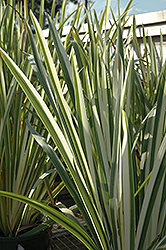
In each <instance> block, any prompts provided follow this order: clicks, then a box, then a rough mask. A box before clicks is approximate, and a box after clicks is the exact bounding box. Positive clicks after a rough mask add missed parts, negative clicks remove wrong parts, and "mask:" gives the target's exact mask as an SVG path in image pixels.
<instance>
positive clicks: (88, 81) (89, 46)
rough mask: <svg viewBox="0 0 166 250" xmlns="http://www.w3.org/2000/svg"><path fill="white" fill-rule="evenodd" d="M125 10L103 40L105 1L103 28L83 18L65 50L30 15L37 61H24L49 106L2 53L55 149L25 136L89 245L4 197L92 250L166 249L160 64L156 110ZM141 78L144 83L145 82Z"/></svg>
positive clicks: (165, 87)
mask: <svg viewBox="0 0 166 250" xmlns="http://www.w3.org/2000/svg"><path fill="white" fill-rule="evenodd" d="M118 2H119V1H118ZM131 3H132V1H130V2H129V3H128V5H127V7H126V9H125V11H124V12H123V13H122V15H120V11H119V18H118V20H116V18H115V16H114V14H113V12H112V11H111V13H112V17H113V20H114V23H113V24H112V25H111V27H110V29H109V30H107V31H106V23H107V20H108V16H109V15H108V13H109V5H110V1H108V2H107V6H106V8H105V10H104V11H103V13H102V14H101V16H100V17H99V19H98V18H97V15H96V13H95V12H94V15H93V17H92V15H91V12H89V14H88V13H87V14H86V20H87V26H88V33H87V34H86V41H85V40H83V39H81V37H80V35H79V32H77V29H78V30H79V26H77V25H79V23H78V22H75V23H73V26H72V28H71V33H70V34H69V36H68V37H67V38H66V41H65V43H64V45H63V44H62V42H61V40H60V38H59V34H60V33H59V34H58V31H57V30H56V28H55V25H54V22H53V21H52V19H51V18H50V16H49V15H47V18H48V22H49V26H50V38H48V41H47V40H46V39H45V38H44V37H43V34H42V29H41V27H40V25H39V23H38V22H37V20H36V18H35V17H34V15H33V13H32V12H31V13H30V15H31V19H32V22H33V25H34V27H35V30H36V35H37V38H38V43H37V44H36V43H35V40H34V37H33V34H32V32H31V29H30V27H29V26H28V24H27V23H26V27H27V31H28V35H29V39H30V41H31V48H32V52H33V54H32V55H27V56H28V57H29V58H30V61H31V64H32V65H33V67H34V68H35V71H36V72H37V75H38V78H39V81H40V84H41V86H42V88H43V91H44V93H45V95H46V96H47V98H46V99H44V100H43V98H42V96H41V94H40V91H37V89H36V88H35V87H34V86H33V84H32V83H31V82H30V81H29V80H28V78H27V77H26V75H25V74H24V72H23V71H22V70H21V69H20V67H19V66H17V65H16V63H15V62H14V61H13V60H12V59H11V58H10V56H9V55H7V53H6V52H5V51H4V50H3V49H0V54H1V57H2V58H3V60H4V61H5V62H6V64H7V66H8V67H9V69H10V70H11V72H12V73H13V75H14V77H15V79H16V80H17V81H18V82H19V84H20V86H21V88H22V89H23V91H24V93H25V94H26V96H27V97H28V99H29V101H30V102H31V104H32V105H33V107H34V109H35V110H36V113H37V115H38V116H39V117H40V119H41V121H42V123H43V124H44V126H45V128H46V129H47V131H48V132H49V135H50V137H51V138H52V141H53V142H54V144H55V146H56V147H55V148H52V147H51V145H49V144H48V143H47V142H46V140H45V139H44V137H43V135H41V134H39V133H37V131H36V130H35V127H33V125H32V124H31V122H30V121H29V120H28V119H27V126H28V128H29V130H30V131H31V133H32V135H33V137H34V138H35V140H36V141H37V142H38V143H39V145H40V146H41V147H42V148H43V149H44V150H45V152H46V153H47V154H48V156H49V158H50V159H51V161H52V162H53V164H54V166H55V168H56V169H57V171H58V173H59V175H60V176H61V178H62V180H63V182H64V183H65V185H66V187H67V189H68V191H69V192H70V194H71V195H72V197H73V199H74V200H75V202H76V205H77V206H78V209H79V211H80V212H81V214H82V216H83V218H84V220H85V221H86V223H87V226H88V229H89V231H90V234H91V237H90V236H89V235H88V234H87V233H86V231H85V230H84V229H83V228H82V227H81V226H80V225H78V224H77V223H76V221H75V222H73V221H72V220H71V219H69V218H67V217H66V216H65V215H64V214H62V213H60V212H58V211H57V210H54V209H53V208H50V207H48V206H46V205H45V204H43V203H40V202H38V201H36V200H33V199H29V198H27V197H23V196H20V195H17V194H12V193H9V192H8V193H7V192H2V191H1V192H0V195H4V196H6V197H10V198H14V199H16V200H18V201H22V202H24V203H27V204H29V205H31V206H33V207H35V208H36V209H39V210H40V211H42V212H43V213H45V214H47V215H48V216H49V217H50V218H52V219H53V220H55V221H57V222H59V223H60V224H61V225H63V226H64V227H65V228H66V229H67V230H69V231H70V232H71V233H73V234H74V235H75V236H76V237H78V238H79V239H80V240H81V241H82V242H83V243H84V244H85V245H86V246H87V248H88V249H92V250H94V249H102V250H108V249H116V250H117V249H119V250H121V249H122V250H129V249H131V250H133V249H135V250H142V249H148V250H149V249H160V248H162V247H163V248H164V247H165V244H166V236H165V234H166V230H165V228H166V227H165V223H166V209H165V207H166V195H165V186H166V177H165V174H166V170H165V169H166V168H165V166H166V158H165V151H166V133H165V129H166V128H165V109H166V79H165V75H166V63H164V65H163V66H162V68H161V71H160V74H159V75H157V82H158V84H157V85H156V91H154V92H151V94H154V95H155V98H154V99H155V101H153V102H152V101H151V102H150V99H149V96H148V95H147V91H148V90H147V89H145V87H144V86H143V84H142V81H141V77H145V74H146V73H145V72H144V70H143V67H146V68H148V70H149V69H150V67H151V65H153V63H155V62H151V63H150V64H148V63H149V62H148V61H146V60H144V61H143V60H142V58H140V55H139V53H138V50H137V55H138V58H137V59H136V60H135V59H134V52H133V49H131V46H130V47H128V44H129V41H130V38H129V39H128V40H127V41H124V40H123V38H122V33H123V25H124V24H125V16H126V14H127V10H128V9H129V8H130V5H131ZM76 15H78V12H77V14H76ZM93 18H94V19H93ZM60 35H61V34H60ZM68 38H70V39H69V40H68ZM49 39H52V40H51V43H50V42H49ZM52 41H53V43H52ZM134 42H135V43H136V37H135V41H134ZM38 44H39V45H40V48H41V50H42V56H43V58H42V60H41V56H40V53H39V52H38ZM150 46H151V47H152V48H153V45H152V44H151V45H150ZM52 51H53V52H52ZM57 58H58V60H59V61H57ZM151 60H154V58H153V57H152V58H151ZM42 61H43V62H42ZM55 62H56V63H55ZM138 63H140V66H139V67H138ZM140 67H142V68H141V69H142V71H141V72H142V74H144V75H143V76H141V77H140V70H139V72H138V71H137V69H140ZM138 73H139V74H138ZM146 78H147V79H146V80H147V82H148V81H150V75H148V77H146ZM148 84H149V86H150V84H151V82H148ZM151 99H153V98H151ZM141 101H142V103H141V104H142V105H140V102H141ZM143 103H145V105H146V106H144V107H143ZM148 104H149V105H148Z"/></svg>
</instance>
